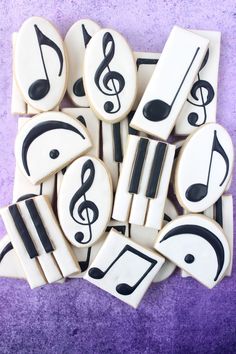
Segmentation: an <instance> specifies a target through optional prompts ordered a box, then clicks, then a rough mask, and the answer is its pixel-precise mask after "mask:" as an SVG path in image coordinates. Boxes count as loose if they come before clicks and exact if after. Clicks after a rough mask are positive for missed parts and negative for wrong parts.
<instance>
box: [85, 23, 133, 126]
mask: <svg viewBox="0 0 236 354" xmlns="http://www.w3.org/2000/svg"><path fill="white" fill-rule="evenodd" d="M84 88H85V92H86V95H87V97H88V100H89V103H90V106H91V108H92V109H93V110H94V112H95V113H96V115H97V116H98V118H99V119H101V120H104V121H106V122H108V123H116V122H119V121H121V120H122V119H123V118H125V117H126V116H127V115H128V113H129V112H130V111H131V109H132V106H133V103H134V100H135V97H136V91H137V70H136V65H135V60H134V56H133V52H132V51H131V49H130V47H129V45H128V43H127V42H126V40H125V39H124V38H123V37H122V36H121V35H120V34H119V33H118V32H116V31H114V30H112V29H107V28H105V29H102V30H100V31H98V32H97V33H96V34H95V35H94V36H93V37H92V39H91V40H90V41H89V43H88V46H87V49H86V52H85V57H84Z"/></svg>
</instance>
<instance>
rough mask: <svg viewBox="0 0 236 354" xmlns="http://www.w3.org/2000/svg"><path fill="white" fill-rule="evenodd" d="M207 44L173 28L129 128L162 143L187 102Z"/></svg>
mask: <svg viewBox="0 0 236 354" xmlns="http://www.w3.org/2000/svg"><path fill="white" fill-rule="evenodd" d="M208 44H209V41H208V40H207V39H205V38H203V37H200V36H198V35H196V34H194V33H192V32H190V31H186V30H184V29H182V28H180V27H176V26H174V28H173V29H172V31H171V34H170V36H169V38H168V40H167V42H166V44H165V47H164V49H163V52H162V54H161V56H160V59H159V61H158V64H157V66H156V68H155V70H154V73H153V75H152V77H151V79H150V81H149V83H148V86H147V88H146V90H145V92H144V95H143V97H142V99H141V101H140V103H139V106H138V108H137V110H136V113H135V115H134V117H133V119H132V122H131V127H133V128H135V129H138V130H141V131H144V132H146V133H148V134H151V135H153V136H156V137H158V138H161V139H163V140H166V139H167V138H168V136H169V135H170V133H171V130H172V129H173V127H174V124H175V121H176V119H177V117H178V114H179V113H180V111H181V108H182V106H183V104H184V102H185V101H186V99H187V96H188V93H189V91H190V89H191V86H192V84H193V81H194V79H195V77H196V75H197V73H198V70H199V68H200V66H201V64H202V61H203V59H204V56H205V54H206V51H207V48H208Z"/></svg>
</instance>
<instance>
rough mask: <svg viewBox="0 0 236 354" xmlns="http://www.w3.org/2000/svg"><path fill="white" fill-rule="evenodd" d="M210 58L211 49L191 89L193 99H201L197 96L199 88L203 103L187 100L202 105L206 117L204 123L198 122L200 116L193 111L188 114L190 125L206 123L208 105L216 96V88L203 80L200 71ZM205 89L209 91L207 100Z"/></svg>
mask: <svg viewBox="0 0 236 354" xmlns="http://www.w3.org/2000/svg"><path fill="white" fill-rule="evenodd" d="M208 58H209V49H208V50H207V52H206V55H205V58H204V60H203V62H202V65H201V67H200V69H199V72H198V74H197V78H198V80H197V81H196V82H195V83H194V84H193V86H192V89H191V91H190V94H191V96H192V97H193V99H194V100H196V101H198V100H199V99H198V97H197V91H198V90H199V91H200V96H201V102H202V103H200V104H198V103H194V102H192V101H190V100H189V99H188V100H187V101H188V102H189V103H191V104H192V105H193V106H197V107H202V108H203V112H204V117H203V121H202V123H198V119H199V116H198V114H197V113H196V112H191V113H189V115H188V122H189V124H190V125H192V126H194V127H200V126H201V125H203V124H205V123H206V119H207V112H206V106H207V105H208V104H209V103H211V101H212V100H213V98H214V96H215V92H214V89H213V87H212V85H211V84H210V83H209V82H208V81H206V80H201V78H200V71H201V70H202V69H203V68H204V66H205V65H206V63H207V61H208ZM203 89H205V90H206V91H207V97H206V100H204V96H203Z"/></svg>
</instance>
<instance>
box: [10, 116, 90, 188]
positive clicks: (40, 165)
mask: <svg viewBox="0 0 236 354" xmlns="http://www.w3.org/2000/svg"><path fill="white" fill-rule="evenodd" d="M90 147H91V141H90V137H89V135H88V132H87V130H86V128H85V127H84V125H83V124H82V123H80V122H79V121H77V120H76V119H74V118H72V117H70V116H68V115H66V114H64V113H61V112H44V113H41V114H38V115H36V116H35V117H33V118H31V119H30V120H29V121H28V122H27V123H25V124H24V125H23V127H22V128H21V129H20V131H19V132H18V134H17V137H16V141H15V156H16V162H17V164H18V166H19V168H20V169H21V171H22V173H23V174H24V175H25V176H26V177H27V178H28V179H29V180H30V181H31V182H32V183H33V184H37V183H40V182H42V181H43V180H45V179H46V178H47V177H48V176H49V175H51V174H55V173H56V172H57V171H59V170H61V169H62V168H64V167H65V166H67V165H68V164H69V163H70V162H71V161H72V160H74V159H75V158H76V157H78V156H79V155H81V154H82V153H84V152H86V151H87V150H88V149H89V148H90Z"/></svg>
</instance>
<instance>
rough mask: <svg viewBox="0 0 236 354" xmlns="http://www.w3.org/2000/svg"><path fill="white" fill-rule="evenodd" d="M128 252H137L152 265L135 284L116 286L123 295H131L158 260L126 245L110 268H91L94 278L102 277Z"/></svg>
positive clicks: (91, 275) (90, 274) (90, 272)
mask: <svg viewBox="0 0 236 354" xmlns="http://www.w3.org/2000/svg"><path fill="white" fill-rule="evenodd" d="M126 252H131V253H133V254H135V255H136V256H138V257H140V258H142V259H144V260H145V261H147V262H149V263H151V265H150V267H149V268H148V269H147V270H146V272H145V273H144V274H143V275H142V277H141V278H140V279H139V280H138V281H137V282H136V283H135V284H134V285H133V286H131V285H129V284H127V283H121V284H118V285H117V286H116V291H117V292H118V293H119V294H121V295H130V294H132V293H133V292H134V291H135V290H136V289H137V287H138V286H139V284H140V283H141V282H142V281H143V279H144V278H145V277H146V276H147V274H148V273H149V272H150V271H151V270H152V268H153V267H155V265H156V264H157V261H156V260H155V259H153V258H150V257H148V256H147V255H145V254H143V253H141V252H140V251H138V250H136V249H135V248H133V247H131V246H129V245H126V246H125V247H124V248H123V249H122V251H121V252H120V253H119V254H118V256H117V257H116V258H115V259H114V261H113V262H112V263H111V264H110V265H109V266H108V268H107V269H106V270H105V271H103V270H101V269H100V268H97V267H93V268H91V269H89V272H88V273H89V276H90V277H91V278H94V279H102V278H103V277H104V276H105V275H106V274H107V273H108V272H109V270H110V269H111V268H112V267H113V265H114V264H115V263H116V262H117V261H118V260H119V258H121V257H122V256H123V255H124V254H125V253H126Z"/></svg>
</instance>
